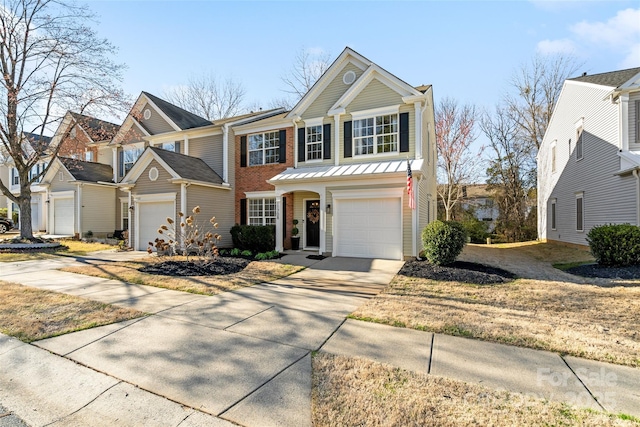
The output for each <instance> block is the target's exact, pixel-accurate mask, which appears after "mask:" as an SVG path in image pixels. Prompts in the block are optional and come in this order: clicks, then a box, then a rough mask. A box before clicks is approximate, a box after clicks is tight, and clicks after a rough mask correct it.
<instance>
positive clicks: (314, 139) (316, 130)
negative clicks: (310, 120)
mask: <svg viewBox="0 0 640 427" xmlns="http://www.w3.org/2000/svg"><path fill="white" fill-rule="evenodd" d="M321 159H322V125H320V126H309V127H307V160H321Z"/></svg>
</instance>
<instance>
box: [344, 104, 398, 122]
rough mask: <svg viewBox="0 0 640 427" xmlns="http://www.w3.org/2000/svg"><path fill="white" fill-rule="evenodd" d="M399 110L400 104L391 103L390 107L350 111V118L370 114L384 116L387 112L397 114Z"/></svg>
mask: <svg viewBox="0 0 640 427" xmlns="http://www.w3.org/2000/svg"><path fill="white" fill-rule="evenodd" d="M399 112H400V105H392V106H390V107H380V108H372V109H370V110H360V111H353V112H352V113H351V120H360V119H367V118H369V117H372V116H384V115H388V114H398V113H399Z"/></svg>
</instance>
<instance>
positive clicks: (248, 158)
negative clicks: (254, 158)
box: [247, 130, 286, 167]
mask: <svg viewBox="0 0 640 427" xmlns="http://www.w3.org/2000/svg"><path fill="white" fill-rule="evenodd" d="M268 133H275V134H276V135H278V145H277V146H276V147H268V148H267V147H266V144H265V141H266V134H268ZM254 135H262V148H259V149H257V150H252V149H251V142H250V138H251V137H252V136H254ZM281 143H282V141H280V131H279V130H270V131H265V132H256V133H251V134H249V135H247V166H249V167H251V166H266V165H276V164H278V161H279V160H280V159H279V154H280V144H281ZM285 143H286V141H285ZM267 150H276V153H277V155H278V161H275V162H271V163H267ZM258 151H262V163H256V164H251V153H255V152H258Z"/></svg>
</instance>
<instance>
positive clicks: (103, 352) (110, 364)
mask: <svg viewBox="0 0 640 427" xmlns="http://www.w3.org/2000/svg"><path fill="white" fill-rule="evenodd" d="M52 266H53V265H52ZM401 266H402V262H398V261H384V260H367V259H355V258H326V259H324V260H321V261H317V262H316V263H314V264H312V265H310V266H309V267H308V268H307V269H305V270H303V271H301V272H299V273H296V274H294V275H292V276H289V277H287V278H285V279H281V280H278V281H275V282H273V283H263V284H260V285H255V286H251V287H247V288H243V289H240V290H237V291H235V292H226V293H223V294H220V295H216V296H211V297H204V296H198V295H191V294H186V295H185V294H184V293H179V292H176V298H175V299H174V298H172V297H173V295H172V294H171V293H172V292H174V291H167V290H158V289H157V288H149V287H146V286H140V285H135V286H134V285H128V284H122V283H121V284H120V287H116V286H115V285H114V283H112V282H114V281H105V282H104V283H102V284H100V283H95V282H91V285H90V286H91V287H94V288H95V289H87V286H82V285H79V284H78V285H75V283H76V280H75V279H76V278H77V275H73V274H71V273H61V272H56V276H55V277H56V282H57V283H58V284H59V285H58V286H54V285H52V283H51V281H48V283H46V284H45V283H43V282H41V281H38V280H35V277H31V275H32V274H33V275H37V274H42V271H41V269H40V271H39V272H38V271H34V270H31V269H21V270H22V271H20V274H12V277H11V278H10V279H9V278H7V279H8V280H12V281H17V282H20V281H21V280H20V279H21V278H22V279H23V280H24V281H25V282H28V283H29V285H30V286H39V285H38V283H42V286H43V287H47V288H49V289H52V288H57V289H58V290H59V291H61V292H66V293H74V294H79V295H83V296H85V297H87V298H91V299H98V300H101V301H104V302H110V303H114V304H116V305H122V306H127V307H131V308H137V309H142V310H143V311H146V312H150V313H155V314H154V315H152V316H148V317H145V318H142V319H136V320H132V321H128V322H122V323H120V324H117V325H108V326H104V327H100V328H94V329H89V330H85V331H81V332H78V333H73V334H67V335H63V336H60V337H55V338H50V339H47V340H42V341H39V342H36V343H34V344H35V345H37V346H39V347H42V348H44V349H47V350H49V351H51V352H53V353H55V354H58V355H61V356H64V357H66V358H68V359H71V360H73V361H76V362H79V363H81V364H83V365H86V366H88V367H90V368H93V369H95V370H97V371H99V372H103V373H106V374H108V375H109V376H111V377H114V378H116V379H119V380H122V381H124V382H126V383H130V384H133V385H135V386H138V387H140V388H142V389H144V390H147V391H150V392H152V393H155V394H158V395H160V396H164V397H166V398H168V399H170V400H172V401H175V402H178V403H181V404H184V405H187V406H189V407H192V408H195V409H198V410H200V411H203V412H206V413H209V414H212V415H215V416H218V417H220V418H223V419H227V420H230V421H233V422H235V423H238V424H241V425H261V426H269V425H296V426H305V425H311V355H310V353H311V351H314V350H317V349H319V348H320V347H321V346H322V345H323V344H324V343H325V342H326V341H327V339H328V338H329V337H330V336H331V335H332V334H333V333H334V332H335V331H336V330H337V328H339V327H340V325H341V324H342V323H343V322H344V320H345V317H346V316H347V315H348V314H349V313H350V312H352V311H353V310H354V309H355V308H356V307H358V306H359V305H360V304H362V303H363V302H364V301H365V300H366V299H367V298H370V297H372V296H373V295H375V294H377V293H378V292H379V291H380V290H382V289H383V288H384V287H385V286H386V285H387V284H388V283H389V282H390V281H391V279H392V278H393V276H394V275H395V274H396V273H397V271H398V270H399V269H400V268H401ZM18 270H20V269H18ZM11 271H12V272H13V273H17V271H16V269H13V270H11ZM59 273H60V274H59ZM0 276H4V274H0ZM67 276H68V277H67ZM65 278H66V280H65ZM62 282H64V284H62ZM96 286H98V287H96Z"/></svg>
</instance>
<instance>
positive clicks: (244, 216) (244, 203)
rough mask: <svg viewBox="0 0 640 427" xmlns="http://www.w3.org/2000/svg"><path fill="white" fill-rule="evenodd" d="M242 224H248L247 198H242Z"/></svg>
mask: <svg viewBox="0 0 640 427" xmlns="http://www.w3.org/2000/svg"><path fill="white" fill-rule="evenodd" d="M240 225H247V199H240Z"/></svg>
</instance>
